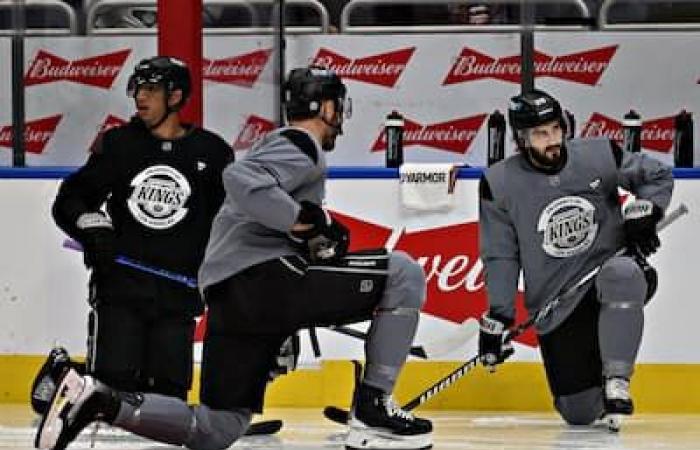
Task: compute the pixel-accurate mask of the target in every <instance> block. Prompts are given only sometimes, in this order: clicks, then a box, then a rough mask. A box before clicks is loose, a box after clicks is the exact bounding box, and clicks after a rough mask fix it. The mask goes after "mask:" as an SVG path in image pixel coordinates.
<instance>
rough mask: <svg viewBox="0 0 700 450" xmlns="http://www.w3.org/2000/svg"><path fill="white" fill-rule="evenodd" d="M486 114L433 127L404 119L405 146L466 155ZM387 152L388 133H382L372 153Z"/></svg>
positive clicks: (437, 124)
mask: <svg viewBox="0 0 700 450" xmlns="http://www.w3.org/2000/svg"><path fill="white" fill-rule="evenodd" d="M486 116H487V115H486V114H479V115H478V116H472V117H466V118H463V119H456V120H450V121H448V122H441V123H436V124H433V125H421V124H419V123H417V122H413V121H412V120H409V119H404V131H403V145H404V147H408V146H411V145H420V146H424V147H432V148H437V149H440V150H445V151H448V152H454V153H460V154H464V153H466V152H467V150H468V149H469V146H470V145H471V143H472V141H473V140H474V137H476V135H477V133H478V132H479V129H480V128H481V126H482V125H483V123H484V120H485V119H486ZM385 150H386V133H384V132H383V131H382V133H381V134H380V135H379V137H378V138H377V140H376V141H375V142H374V145H372V149H371V151H373V152H379V151H385Z"/></svg>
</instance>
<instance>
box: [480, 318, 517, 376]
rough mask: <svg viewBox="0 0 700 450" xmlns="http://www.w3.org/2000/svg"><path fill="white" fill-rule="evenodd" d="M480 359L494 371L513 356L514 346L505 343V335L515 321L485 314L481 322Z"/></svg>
mask: <svg viewBox="0 0 700 450" xmlns="http://www.w3.org/2000/svg"><path fill="white" fill-rule="evenodd" d="M479 324H480V325H481V328H480V330H479V357H480V359H481V363H482V364H483V365H484V366H486V367H487V368H488V369H489V370H491V371H493V370H494V369H495V367H496V366H497V365H498V364H501V363H503V362H504V361H505V360H506V359H508V358H509V357H510V356H511V355H512V354H513V351H514V350H513V346H512V345H511V344H510V342H508V343H504V342H503V340H504V339H505V333H506V331H508V328H509V327H510V326H512V325H513V319H509V318H507V317H503V316H499V315H498V314H491V313H484V315H483V316H481V320H480V321H479Z"/></svg>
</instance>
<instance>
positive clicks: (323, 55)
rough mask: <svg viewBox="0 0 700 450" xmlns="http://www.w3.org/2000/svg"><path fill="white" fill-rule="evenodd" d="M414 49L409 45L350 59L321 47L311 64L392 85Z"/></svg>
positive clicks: (353, 76)
mask: <svg viewBox="0 0 700 450" xmlns="http://www.w3.org/2000/svg"><path fill="white" fill-rule="evenodd" d="M415 50H416V48H415V47H410V48H405V49H401V50H396V51H393V52H389V53H382V54H379V55H372V56H368V57H366V58H357V59H350V58H346V57H344V56H341V55H339V54H337V53H334V52H332V51H330V50H328V49H325V48H321V49H320V50H319V51H318V53H317V54H316V56H315V57H314V58H313V64H314V65H318V66H323V67H326V68H328V69H332V70H333V71H334V72H335V73H337V74H338V76H340V77H342V78H345V79H349V80H356V81H362V82H365V83H370V84H378V85H380V86H386V87H394V86H395V85H396V82H397V81H398V79H399V77H400V76H401V74H402V73H403V71H404V69H405V68H406V65H407V64H408V61H409V60H410V59H411V56H412V55H413V52H414V51H415Z"/></svg>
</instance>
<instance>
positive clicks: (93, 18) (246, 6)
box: [86, 0, 329, 35]
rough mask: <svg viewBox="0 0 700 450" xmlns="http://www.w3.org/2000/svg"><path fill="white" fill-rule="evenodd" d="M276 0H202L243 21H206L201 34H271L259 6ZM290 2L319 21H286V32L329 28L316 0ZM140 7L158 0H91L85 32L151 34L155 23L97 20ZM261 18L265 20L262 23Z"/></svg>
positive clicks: (152, 6) (288, 1)
mask: <svg viewBox="0 0 700 450" xmlns="http://www.w3.org/2000/svg"><path fill="white" fill-rule="evenodd" d="M275 3H276V2H274V1H272V0H204V5H203V7H204V8H217V7H218V8H238V9H239V10H240V11H242V12H244V15H246V16H247V17H243V22H244V23H243V24H241V25H236V26H216V25H205V26H204V27H203V28H202V33H203V34H204V35H226V34H271V33H274V32H275V27H273V26H272V25H271V23H273V21H272V20H266V19H261V17H260V12H261V11H260V8H266V7H270V8H273V7H274V5H275ZM285 3H286V4H287V5H289V6H303V7H308V9H310V10H313V11H315V12H316V13H317V15H318V25H311V26H296V25H288V26H287V27H285V30H286V32H288V33H293V34H301V33H326V32H328V23H329V21H328V12H327V11H326V8H325V7H324V6H323V4H321V3H320V2H319V1H318V0H286V1H285ZM129 7H131V8H143V9H151V10H152V11H153V13H154V14H155V11H156V7H157V0H94V1H93V2H92V3H91V4H90V5H89V7H88V10H87V15H86V16H87V18H86V22H87V23H86V33H87V34H88V35H96V34H100V35H116V34H128V35H135V34H136V35H152V34H155V33H156V32H157V27H155V26H153V27H146V26H141V27H128V26H126V27H125V26H120V27H116V26H104V25H101V24H100V23H99V22H98V21H99V19H100V15H101V14H108V13H109V12H110V11H114V10H116V9H118V8H129ZM263 22H264V23H263Z"/></svg>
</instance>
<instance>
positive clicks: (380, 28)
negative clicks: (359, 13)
mask: <svg viewBox="0 0 700 450" xmlns="http://www.w3.org/2000/svg"><path fill="white" fill-rule="evenodd" d="M527 1H528V3H530V4H532V5H536V6H537V5H542V6H556V5H559V6H569V7H571V8H573V9H574V10H576V11H577V12H578V13H579V15H578V17H576V18H573V19H580V22H581V23H580V24H578V23H572V24H552V25H542V24H535V25H534V26H533V27H532V28H533V29H535V30H543V31H544V30H546V31H558V30H562V31H575V30H588V29H590V25H589V24H588V23H590V24H592V22H593V21H592V19H591V14H590V11H589V9H588V7H587V6H586V4H585V2H584V1H583V0H527ZM457 3H460V2H458V1H455V0H350V2H349V3H348V4H346V5H345V7H344V8H343V11H342V13H341V16H340V30H341V32H342V33H348V34H360V33H453V32H472V33H474V32H477V33H494V32H517V31H520V30H522V29H523V28H525V27H526V25H524V24H521V23H517V22H513V23H499V24H445V25H442V24H440V25H422V24H416V25H382V24H377V25H353V24H351V20H352V17H351V15H352V13H353V12H354V11H355V10H357V9H358V8H366V7H371V6H390V5H393V6H396V4H401V5H438V6H439V5H442V6H445V7H449V6H450V5H454V4H457ZM478 3H479V4H484V5H493V6H505V7H508V6H510V7H520V6H521V5H522V3H523V2H522V0H479V1H478ZM518 17H519V14H518ZM584 22H585V23H584Z"/></svg>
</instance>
